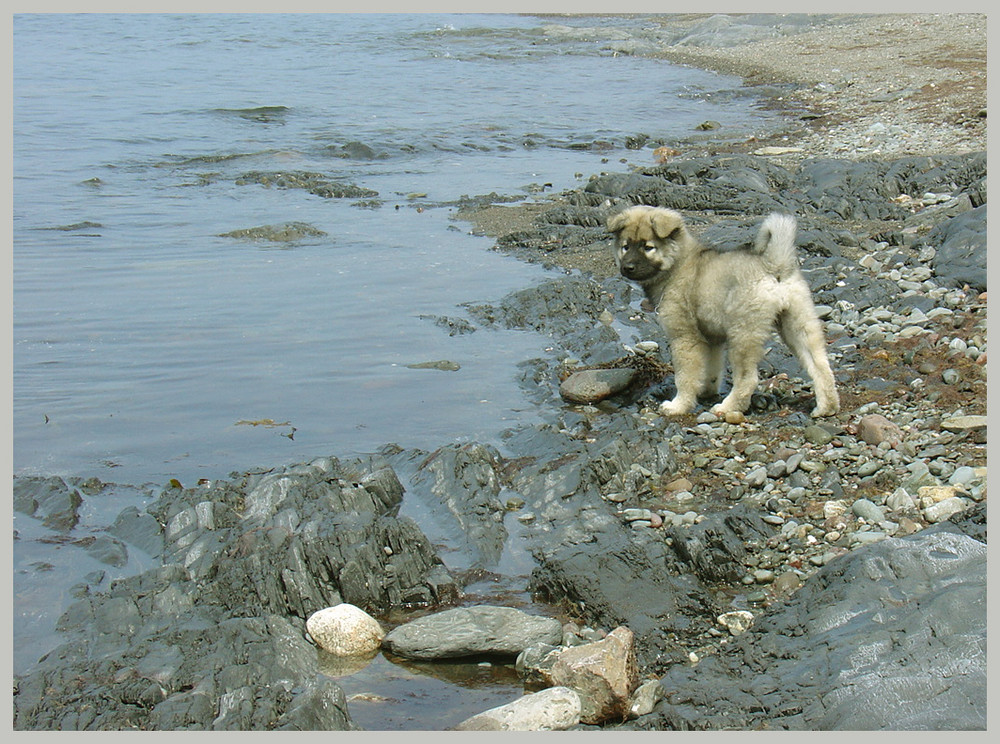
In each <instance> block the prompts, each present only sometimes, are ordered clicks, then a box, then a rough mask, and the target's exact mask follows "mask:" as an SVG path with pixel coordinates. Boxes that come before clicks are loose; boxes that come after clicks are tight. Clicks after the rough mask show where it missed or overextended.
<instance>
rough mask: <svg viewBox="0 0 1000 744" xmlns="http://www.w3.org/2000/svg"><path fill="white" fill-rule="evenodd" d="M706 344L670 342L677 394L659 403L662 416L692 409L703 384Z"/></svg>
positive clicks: (674, 414) (687, 411) (678, 413)
mask: <svg viewBox="0 0 1000 744" xmlns="http://www.w3.org/2000/svg"><path fill="white" fill-rule="evenodd" d="M708 354H709V350H708V345H707V344H705V343H704V342H701V341H691V340H678V341H672V342H671V343H670V358H671V361H673V364H674V385H676V386H677V395H675V396H674V399H673V400H668V401H663V403H661V404H660V413H661V414H662V415H664V416H678V415H680V414H684V413H691V412H692V411H693V410H694V406H695V402H696V401H697V399H698V393H700V392H701V390H702V387H703V386H704V384H705V372H706V368H707V366H708Z"/></svg>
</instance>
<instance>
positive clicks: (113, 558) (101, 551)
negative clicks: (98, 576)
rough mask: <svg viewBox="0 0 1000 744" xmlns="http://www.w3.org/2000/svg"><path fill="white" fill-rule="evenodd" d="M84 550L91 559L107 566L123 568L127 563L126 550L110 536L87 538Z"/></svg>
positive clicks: (118, 541)
mask: <svg viewBox="0 0 1000 744" xmlns="http://www.w3.org/2000/svg"><path fill="white" fill-rule="evenodd" d="M85 549H86V551H87V553H89V554H90V556H91V557H92V558H94V559H96V560H98V561H100V562H101V563H106V564H107V565H109V566H124V565H125V564H126V563H128V549H127V548H126V547H125V545H124V544H123V543H122V542H121V541H120V540H116V539H115V538H113V537H111V536H110V535H98V536H97V537H93V538H89V539H88V542H87V545H86V546H85Z"/></svg>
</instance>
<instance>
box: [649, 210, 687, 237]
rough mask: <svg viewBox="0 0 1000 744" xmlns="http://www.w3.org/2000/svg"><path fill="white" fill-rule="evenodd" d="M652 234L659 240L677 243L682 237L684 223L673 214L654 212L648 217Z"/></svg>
mask: <svg viewBox="0 0 1000 744" xmlns="http://www.w3.org/2000/svg"><path fill="white" fill-rule="evenodd" d="M650 220H651V221H652V224H653V232H654V233H655V234H656V237H658V238H659V239H660V240H672V241H675V242H676V241H678V240H680V239H681V237H682V236H683V235H684V221H683V220H682V219H681V217H680V215H678V214H675V213H673V212H654V213H653V214H652V215H651V216H650Z"/></svg>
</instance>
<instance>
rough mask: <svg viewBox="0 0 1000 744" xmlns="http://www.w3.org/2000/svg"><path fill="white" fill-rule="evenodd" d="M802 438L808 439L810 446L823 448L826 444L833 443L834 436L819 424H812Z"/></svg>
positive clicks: (805, 430)
mask: <svg viewBox="0 0 1000 744" xmlns="http://www.w3.org/2000/svg"><path fill="white" fill-rule="evenodd" d="M802 436H804V437H805V438H806V441H807V442H809V443H810V444H815V445H819V446H822V445H824V444H829V443H830V442H832V441H833V434H831V433H830V432H829V431H827V430H826V429H824V428H823V427H822V426H820V425H819V424H811V425H809V426H807V427H806V428H805V429H804V430H803V432H802Z"/></svg>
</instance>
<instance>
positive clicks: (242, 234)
mask: <svg viewBox="0 0 1000 744" xmlns="http://www.w3.org/2000/svg"><path fill="white" fill-rule="evenodd" d="M325 235H326V233H325V232H323V231H322V230H319V229H317V228H315V227H313V226H312V225H309V224H307V223H305V222H286V223H284V224H281V225H261V226H260V227H247V228H244V229H242V230H232V231H230V232H227V233H222V234H220V235H219V237H220V238H238V239H240V240H254V241H256V240H264V241H267V242H270V243H294V242H296V241H299V240H303V239H304V238H321V237H323V236H325Z"/></svg>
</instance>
